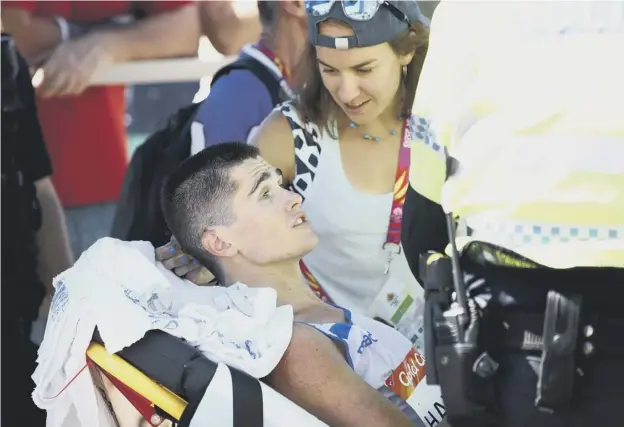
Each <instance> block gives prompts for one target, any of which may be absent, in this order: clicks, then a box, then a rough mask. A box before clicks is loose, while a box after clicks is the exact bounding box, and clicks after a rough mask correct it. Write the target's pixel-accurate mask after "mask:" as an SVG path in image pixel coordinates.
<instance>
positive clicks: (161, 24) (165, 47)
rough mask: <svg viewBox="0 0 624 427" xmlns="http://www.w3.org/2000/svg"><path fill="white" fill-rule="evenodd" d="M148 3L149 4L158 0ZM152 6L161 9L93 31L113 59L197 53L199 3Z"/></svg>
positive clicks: (179, 55) (121, 59)
mask: <svg viewBox="0 0 624 427" xmlns="http://www.w3.org/2000/svg"><path fill="white" fill-rule="evenodd" d="M145 3H146V5H150V4H152V3H153V4H155V3H159V2H145ZM164 3H171V2H164ZM153 9H154V10H155V11H157V12H158V13H155V14H153V15H149V16H147V17H146V18H144V19H142V20H139V21H138V22H136V23H134V24H131V25H128V26H125V27H120V28H114V29H107V30H101V31H100V32H95V33H94V34H93V36H94V37H100V40H101V41H102V42H103V43H105V44H106V45H107V47H108V51H109V52H110V53H111V54H112V56H113V61H114V62H127V61H132V60H140V59H156V58H170V57H181V56H195V55H196V54H197V46H198V44H199V34H200V33H199V18H198V16H197V4H196V3H190V4H186V5H184V6H180V7H178V8H175V9H169V10H162V11H161V10H158V8H156V6H155V5H154V7H153ZM148 11H149V8H148ZM89 36H90V35H87V36H86V37H89Z"/></svg>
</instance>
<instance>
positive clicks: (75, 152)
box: [2, 1, 190, 206]
mask: <svg viewBox="0 0 624 427" xmlns="http://www.w3.org/2000/svg"><path fill="white" fill-rule="evenodd" d="M187 3H190V2H189V1H135V2H133V1H3V2H2V6H3V7H19V8H22V9H25V10H27V11H29V12H30V13H31V14H33V15H35V16H41V17H52V16H59V17H63V18H65V19H67V20H68V21H70V22H75V23H77V24H86V23H92V22H98V21H101V20H104V19H106V18H109V17H112V16H116V15H122V14H125V13H128V12H130V10H131V7H132V6H134V7H135V8H140V9H142V10H145V12H147V13H148V14H154V13H159V12H163V11H168V10H172V9H175V8H178V7H181V6H183V5H185V4H187ZM178 30H180V29H172V31H178ZM37 108H38V113H39V120H40V122H41V127H42V128H43V134H44V137H45V140H46V143H47V147H48V151H49V152H50V156H51V158H52V165H53V168H54V174H53V175H52V181H53V183H54V186H55V188H56V191H57V193H58V195H59V197H60V199H61V202H62V203H63V205H64V206H84V205H89V204H93V203H106V202H114V201H116V200H117V198H118V197H119V191H120V189H121V184H122V181H123V176H124V173H125V171H126V166H127V163H128V149H127V143H126V129H125V110H126V106H125V98H124V87H123V86H94V87H90V88H88V89H87V90H86V91H85V92H83V93H82V94H81V95H79V96H74V97H59V98H53V99H37Z"/></svg>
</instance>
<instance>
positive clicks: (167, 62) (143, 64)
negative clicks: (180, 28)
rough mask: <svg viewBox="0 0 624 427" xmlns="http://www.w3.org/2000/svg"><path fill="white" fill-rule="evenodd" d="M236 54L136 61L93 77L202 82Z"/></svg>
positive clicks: (105, 81) (106, 81)
mask: <svg viewBox="0 0 624 427" xmlns="http://www.w3.org/2000/svg"><path fill="white" fill-rule="evenodd" d="M233 59H234V57H221V58H214V57H213V58H211V59H209V60H200V59H199V58H197V57H195V58H173V59H159V60H146V61H133V62H127V63H122V64H115V65H113V66H111V67H110V68H108V69H106V70H104V71H103V72H101V73H98V74H96V75H94V76H93V79H92V80H91V84H93V85H113V84H147V83H173V82H189V81H195V82H197V81H200V80H201V79H202V78H204V77H210V76H212V75H213V74H214V73H215V72H216V71H217V70H218V69H219V68H221V67H222V66H224V65H225V64H227V63H228V62H231V61H232V60H233Z"/></svg>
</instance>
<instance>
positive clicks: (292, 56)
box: [260, 20, 305, 83]
mask: <svg viewBox="0 0 624 427" xmlns="http://www.w3.org/2000/svg"><path fill="white" fill-rule="evenodd" d="M294 25H297V22H287V21H285V20H279V21H278V22H276V23H275V25H273V27H272V28H267V29H265V30H263V32H262V35H261V37H260V41H261V42H262V44H264V45H265V46H266V47H267V48H269V49H270V50H271V51H272V52H273V53H274V54H275V56H277V57H278V58H279V59H280V61H282V63H283V64H284V67H285V69H286V70H287V72H288V79H289V83H292V80H293V75H294V73H295V72H296V67H297V65H298V63H299V60H300V58H301V55H302V54H303V50H304V49H305V40H303V41H302V40H298V37H299V36H300V33H301V31H300V29H298V28H294V27H293V26H294ZM280 35H281V37H280ZM285 35H288V36H285Z"/></svg>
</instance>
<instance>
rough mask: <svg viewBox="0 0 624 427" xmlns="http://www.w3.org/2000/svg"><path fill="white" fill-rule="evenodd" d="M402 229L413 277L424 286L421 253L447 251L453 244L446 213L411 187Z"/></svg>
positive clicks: (403, 241)
mask: <svg viewBox="0 0 624 427" xmlns="http://www.w3.org/2000/svg"><path fill="white" fill-rule="evenodd" d="M402 227H403V228H402V231H401V243H402V244H403V250H404V251H405V256H406V258H407V262H408V264H409V266H410V269H411V270H412V274H414V276H415V277H416V278H417V279H418V280H419V281H420V282H421V283H422V278H421V276H420V272H419V268H418V264H419V257H420V254H423V253H426V252H427V251H438V252H443V251H444V249H445V248H446V246H447V245H448V243H449V239H448V232H447V230H446V217H445V215H444V210H443V209H442V206H440V205H439V204H437V203H435V202H432V201H431V200H429V199H427V198H426V197H424V196H422V195H421V194H419V193H417V192H416V191H415V190H414V189H413V188H412V186H411V185H410V186H409V187H408V189H407V194H406V196H405V205H404V207H403V225H402Z"/></svg>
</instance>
